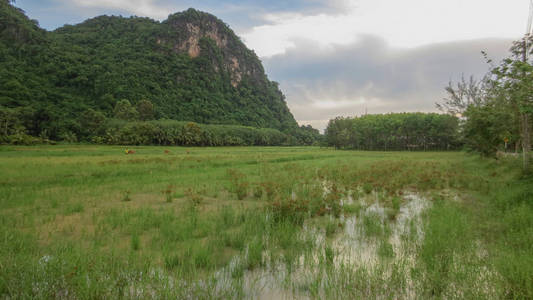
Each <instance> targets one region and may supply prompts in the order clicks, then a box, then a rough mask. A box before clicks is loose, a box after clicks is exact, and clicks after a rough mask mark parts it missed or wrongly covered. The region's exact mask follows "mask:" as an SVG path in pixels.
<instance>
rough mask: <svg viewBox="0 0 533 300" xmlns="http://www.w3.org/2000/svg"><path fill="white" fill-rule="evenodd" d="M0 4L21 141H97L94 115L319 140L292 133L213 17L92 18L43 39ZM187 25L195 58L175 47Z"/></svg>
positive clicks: (247, 59) (259, 71) (269, 86)
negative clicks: (20, 112)
mask: <svg viewBox="0 0 533 300" xmlns="http://www.w3.org/2000/svg"><path fill="white" fill-rule="evenodd" d="M0 5H1V9H0V20H1V22H0V86H2V89H0V105H1V106H3V107H5V108H9V109H18V108H24V109H27V110H32V111H33V112H32V114H30V115H28V118H26V119H24V120H23V122H22V123H21V124H22V126H24V127H25V134H27V135H30V136H42V137H46V138H49V139H53V140H61V139H64V140H70V141H72V140H75V139H74V137H76V139H77V140H84V141H93V140H94V141H96V140H98V141H99V139H98V138H96V137H101V136H102V135H103V133H102V132H101V131H100V130H101V129H102V127H101V126H100V125H101V124H102V115H103V116H105V117H106V118H109V117H114V118H117V119H121V120H127V121H138V120H140V121H150V120H154V119H170V120H180V121H188V122H195V123H202V124H225V125H243V126H251V127H257V128H273V129H276V130H279V131H282V132H284V133H285V134H289V135H291V136H293V137H294V138H293V140H292V141H291V142H290V143H291V144H296V143H305V144H313V143H316V142H317V140H318V139H319V138H320V135H319V134H318V133H317V132H312V130H311V129H309V128H302V129H299V127H298V125H297V123H296V121H295V120H294V117H293V116H292V114H291V113H290V111H289V109H288V108H287V105H286V103H285V99H284V96H283V95H282V93H281V92H280V91H279V88H278V85H277V83H275V82H271V81H269V80H268V78H267V77H266V75H265V73H264V69H263V67H262V65H261V62H260V60H259V59H258V57H257V56H256V55H255V53H253V51H250V50H248V49H247V48H246V46H245V45H244V44H243V43H242V42H241V41H240V39H239V38H238V37H237V36H236V35H235V34H234V33H233V31H231V30H230V29H229V28H228V27H227V25H226V24H224V23H223V22H222V21H220V20H218V19H217V18H216V17H214V16H212V15H209V14H206V13H202V12H199V11H196V10H193V9H191V10H188V11H186V12H183V13H178V14H174V15H171V16H170V17H169V19H168V20H166V21H164V22H161V23H160V22H157V21H154V20H152V19H149V18H140V17H131V18H123V17H109V16H100V17H96V18H93V19H89V20H87V21H85V22H83V23H81V24H78V25H75V26H72V25H65V26H64V27H61V28H59V29H57V30H55V31H53V32H46V31H44V30H42V29H40V28H39V27H38V26H37V24H36V23H35V22H33V21H31V20H29V19H28V18H27V17H26V16H25V15H24V13H23V12H22V11H21V10H19V9H18V8H15V7H14V6H13V5H12V4H10V3H9V2H5V1H2V2H0ZM191 26H193V27H195V28H196V27H197V28H199V31H200V33H199V34H201V35H202V37H201V38H200V40H199V43H198V46H199V48H200V49H199V55H198V56H194V55H189V53H188V51H187V50H188V49H185V48H183V47H185V46H184V45H187V41H188V40H189V39H190V38H191V37H193V36H192V34H194V31H191V30H190V29H189V28H190V27H191ZM212 32H217V34H218V36H217V37H218V38H219V39H222V40H224V41H225V42H224V43H223V44H221V43H220V42H217V41H215V40H214V39H213V38H214V37H213V35H212ZM207 36H211V37H213V38H211V37H207ZM193 38H196V37H193ZM235 61H236V62H237V63H235ZM118 99H121V100H118ZM80 116H81V117H80ZM91 117H96V118H95V119H94V122H93V121H90V120H89V119H90V118H91ZM9 126H10V125H8V127H9ZM11 127H12V126H11ZM4 128H5V127H4ZM2 135H3V136H5V130H4V132H3V133H2ZM3 140H6V138H3ZM137 142H138V141H136V142H135V143H137ZM141 142H142V141H141ZM199 143H200V142H199V141H198V140H190V141H187V142H186V143H184V144H191V145H192V144H199ZM225 143H226V142H225ZM234 144H243V141H241V140H235V141H234ZM265 144H270V143H268V142H267V143H265Z"/></svg>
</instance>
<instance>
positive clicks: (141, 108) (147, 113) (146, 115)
mask: <svg viewBox="0 0 533 300" xmlns="http://www.w3.org/2000/svg"><path fill="white" fill-rule="evenodd" d="M137 112H138V113H139V120H141V121H148V120H153V119H154V105H153V104H152V102H151V101H149V100H144V99H143V100H141V101H139V102H138V103H137Z"/></svg>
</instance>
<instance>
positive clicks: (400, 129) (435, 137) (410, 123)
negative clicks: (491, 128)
mask: <svg viewBox="0 0 533 300" xmlns="http://www.w3.org/2000/svg"><path fill="white" fill-rule="evenodd" d="M457 129H458V119H457V118H456V117H454V116H450V115H444V114H436V113H391V114H376V115H363V116H361V117H351V118H350V117H348V118H343V117H338V118H335V119H332V120H330V121H329V123H328V126H327V128H326V131H325V136H326V141H327V144H328V145H329V146H333V147H335V148H337V149H357V150H383V151H387V150H394V151H398V150H413V151H428V150H453V149H457V148H458V147H459V146H460V141H459V139H458V131H457Z"/></svg>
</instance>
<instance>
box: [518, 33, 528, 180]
mask: <svg viewBox="0 0 533 300" xmlns="http://www.w3.org/2000/svg"><path fill="white" fill-rule="evenodd" d="M522 60H523V61H524V63H527V36H526V37H525V38H524V52H523V53H522ZM525 75H526V74H524V76H525ZM526 97H527V96H526ZM527 100H528V99H523V101H524V103H527V102H528V101H527ZM520 117H521V118H520V119H521V121H522V155H523V156H524V159H523V163H524V166H523V167H524V171H526V172H527V171H529V150H531V134H530V131H529V116H528V115H527V113H526V112H522V113H521V116H520Z"/></svg>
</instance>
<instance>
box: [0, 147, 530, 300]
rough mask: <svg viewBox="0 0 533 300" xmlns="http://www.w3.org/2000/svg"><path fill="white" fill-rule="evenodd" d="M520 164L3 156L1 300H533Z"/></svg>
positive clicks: (89, 150) (307, 152) (263, 155)
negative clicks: (367, 299)
mask: <svg viewBox="0 0 533 300" xmlns="http://www.w3.org/2000/svg"><path fill="white" fill-rule="evenodd" d="M128 150H129V151H128ZM128 152H129V153H128ZM519 164H520V162H519V161H515V158H505V159H503V158H502V159H499V160H485V159H481V158H479V157H476V156H471V155H468V154H465V153H462V152H357V151H335V150H332V149H326V148H318V147H317V148H314V147H228V148H181V147H131V148H129V149H127V148H126V147H119V146H89V145H57V146H38V147H15V146H1V147H0V207H1V210H0V297H1V298H5V299H27V298H31V299H117V298H126V299H167V298H172V299H176V298H179V299H361V298H374V299H375V298H377V299H390V298H394V299H428V298H434V299H441V298H446V299H455V298H458V299H465V298H476V299H477V298H486V299H501V298H506V299H507V298H510V299H526V298H533V181H532V178H531V177H524V176H522V175H521V174H520V172H519V170H520V168H519Z"/></svg>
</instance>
